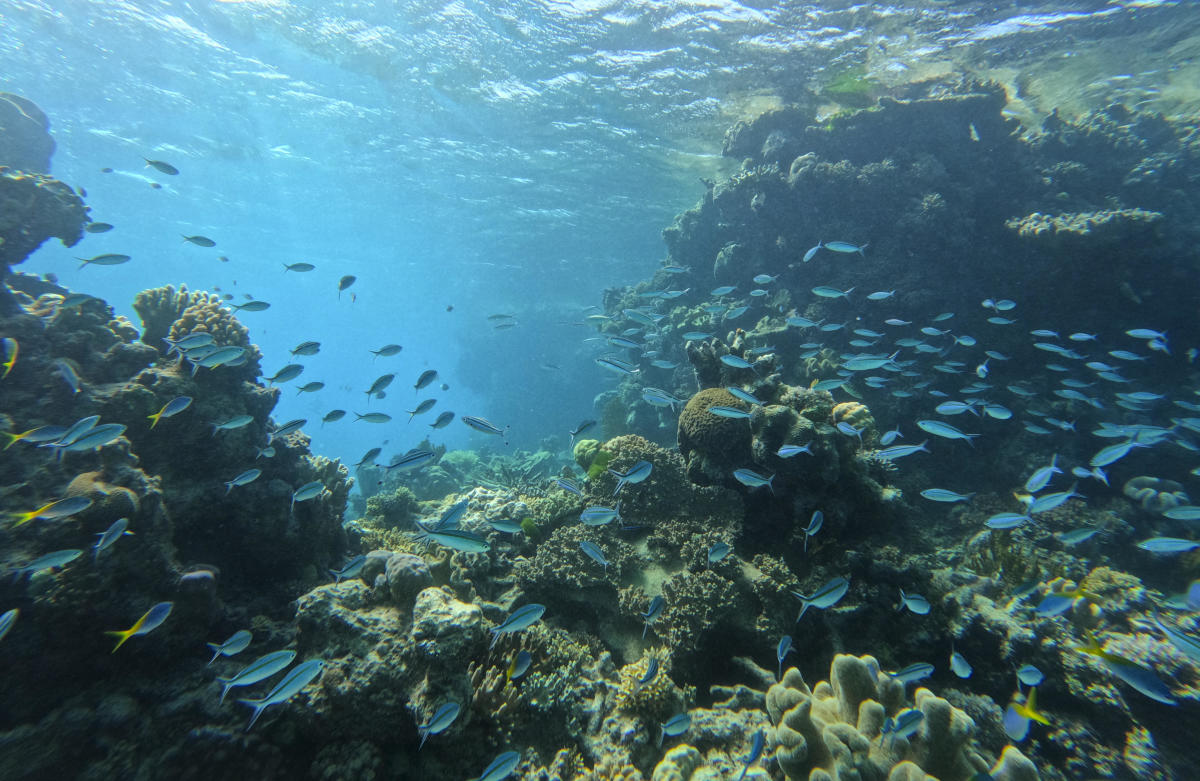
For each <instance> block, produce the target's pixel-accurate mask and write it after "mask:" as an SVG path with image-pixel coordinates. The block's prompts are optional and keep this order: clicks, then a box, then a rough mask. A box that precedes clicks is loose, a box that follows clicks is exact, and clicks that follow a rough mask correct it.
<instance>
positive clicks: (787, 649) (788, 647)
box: [775, 635, 796, 680]
mask: <svg viewBox="0 0 1200 781" xmlns="http://www.w3.org/2000/svg"><path fill="white" fill-rule="evenodd" d="M795 650H796V649H795V648H793V647H792V636H791V635H784V636H783V637H781V638H779V645H777V646H775V660H776V661H777V662H779V669H778V670H777V671H776V672H777V673H778V675H777V677H778V678H779V679H780V680H782V679H783V660H784V658H786V657H787V655H788V654H790V653H791V652H792V651H795Z"/></svg>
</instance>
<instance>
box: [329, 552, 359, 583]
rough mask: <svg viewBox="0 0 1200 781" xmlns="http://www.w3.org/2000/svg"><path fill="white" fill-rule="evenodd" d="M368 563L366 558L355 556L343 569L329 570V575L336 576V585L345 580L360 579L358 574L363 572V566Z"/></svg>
mask: <svg viewBox="0 0 1200 781" xmlns="http://www.w3.org/2000/svg"><path fill="white" fill-rule="evenodd" d="M366 563H367V557H366V556H355V557H354V558H352V559H350V561H349V563H347V564H346V566H344V567H342V568H341V569H331V570H329V574H330V575H333V576H334V578H335V580H334V582H335V583H341V582H342V580H343V579H348V578H356V577H358V574H359V573H360V572H362V568H363V565H364V564H366Z"/></svg>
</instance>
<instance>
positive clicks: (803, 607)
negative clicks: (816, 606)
mask: <svg viewBox="0 0 1200 781" xmlns="http://www.w3.org/2000/svg"><path fill="white" fill-rule="evenodd" d="M811 604H812V603H811V602H809V601H808V600H807V599H803V600H801V601H800V615H798V616H796V621H797V622H798V621H800V619H802V618H804V614H805V613H806V612H808V606H809V605H811Z"/></svg>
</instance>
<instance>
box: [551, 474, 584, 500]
mask: <svg viewBox="0 0 1200 781" xmlns="http://www.w3.org/2000/svg"><path fill="white" fill-rule="evenodd" d="M554 484H555V485H556V486H558V487H559V488H561V489H563V490H564V491H566V492H567V493H569V494H575V495H576V496H583V489H582V488H580V487H579V483H576V482H575V481H574V480H572V479H571V478H569V477H556V478H554Z"/></svg>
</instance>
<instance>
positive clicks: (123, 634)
mask: <svg viewBox="0 0 1200 781" xmlns="http://www.w3.org/2000/svg"><path fill="white" fill-rule="evenodd" d="M104 634H106V635H108V636H109V637H119V638H121V639H120V640H118V641H117V645H116V648H113V649H112V651H111V653H114V654H115V653H116V652H117V649H118V648H120V647H121V646H123V645H125V641H126V640H128V639H129V638H131V637H133V630H132V629H126V630H125V631H123V632H116V631H114V632H105V633H104Z"/></svg>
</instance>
